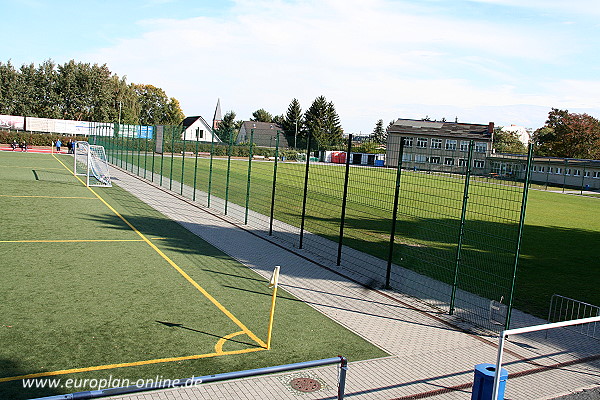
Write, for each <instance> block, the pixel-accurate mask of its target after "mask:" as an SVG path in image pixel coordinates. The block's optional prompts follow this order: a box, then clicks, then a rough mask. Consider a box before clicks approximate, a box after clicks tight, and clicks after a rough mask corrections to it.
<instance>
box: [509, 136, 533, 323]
mask: <svg viewBox="0 0 600 400" xmlns="http://www.w3.org/2000/svg"><path fill="white" fill-rule="evenodd" d="M528 150H529V151H528V152H527V171H526V172H525V182H524V183H523V195H522V198H521V215H520V217H519V230H518V234H517V245H516V249H515V259H514V266H513V275H512V281H511V285H510V294H509V296H508V304H507V306H508V308H507V310H506V321H505V323H504V329H505V330H508V329H509V328H510V317H511V314H512V308H513V301H514V295H515V283H516V281H517V267H518V265H519V255H520V253H521V239H522V238H523V227H524V226H525V211H526V210H527V194H528V193H529V181H530V179H531V163H532V160H533V145H532V144H531V143H530V144H529V149H528Z"/></svg>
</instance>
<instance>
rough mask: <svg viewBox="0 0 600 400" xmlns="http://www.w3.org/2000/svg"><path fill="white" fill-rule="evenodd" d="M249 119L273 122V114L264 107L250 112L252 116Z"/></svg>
mask: <svg viewBox="0 0 600 400" xmlns="http://www.w3.org/2000/svg"><path fill="white" fill-rule="evenodd" d="M250 121H255V122H273V116H272V115H271V114H270V113H268V112H267V111H265V109H263V108H261V109H259V110H256V111H254V112H253V113H252V118H250Z"/></svg>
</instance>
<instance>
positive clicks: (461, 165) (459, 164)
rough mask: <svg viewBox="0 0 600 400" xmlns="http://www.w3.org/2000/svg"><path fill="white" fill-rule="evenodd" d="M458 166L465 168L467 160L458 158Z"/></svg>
mask: <svg viewBox="0 0 600 400" xmlns="http://www.w3.org/2000/svg"><path fill="white" fill-rule="evenodd" d="M458 166H459V167H466V166H467V159H466V158H459V159H458Z"/></svg>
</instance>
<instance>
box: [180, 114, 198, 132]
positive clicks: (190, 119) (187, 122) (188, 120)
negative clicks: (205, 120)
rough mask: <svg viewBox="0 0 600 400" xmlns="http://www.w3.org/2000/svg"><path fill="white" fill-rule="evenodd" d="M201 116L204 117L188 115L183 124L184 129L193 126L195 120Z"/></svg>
mask: <svg viewBox="0 0 600 400" xmlns="http://www.w3.org/2000/svg"><path fill="white" fill-rule="evenodd" d="M200 118H202V117H200V116H196V117H186V118H185V119H184V120H183V122H182V123H181V124H182V125H183V128H184V129H187V128H188V127H190V126H192V124H193V123H194V122H196V121H198V119H200Z"/></svg>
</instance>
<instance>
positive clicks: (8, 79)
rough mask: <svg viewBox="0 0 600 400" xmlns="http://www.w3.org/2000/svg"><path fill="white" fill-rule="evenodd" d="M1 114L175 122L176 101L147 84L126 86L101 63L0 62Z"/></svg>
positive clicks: (178, 112) (178, 120) (178, 118)
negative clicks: (21, 63) (16, 63)
mask: <svg viewBox="0 0 600 400" xmlns="http://www.w3.org/2000/svg"><path fill="white" fill-rule="evenodd" d="M0 114H7V115H20V116H26V117H40V118H57V119H69V120H77V121H81V120H84V121H95V122H119V121H120V122H121V123H125V124H143V125H157V124H165V125H178V124H180V123H181V121H182V120H183V118H184V114H183V112H182V111H181V107H180V105H179V102H178V101H177V100H176V99H174V98H169V97H168V96H167V95H166V93H165V92H164V91H163V90H162V89H160V88H157V87H154V86H152V85H143V84H133V83H130V84H128V83H127V81H126V78H125V77H119V76H117V75H116V74H113V73H112V72H111V71H110V70H109V69H108V67H107V66H106V64H104V65H98V64H89V63H80V62H79V63H77V62H75V61H73V60H71V61H69V62H67V63H65V64H62V65H56V64H55V63H54V62H53V61H51V60H47V61H44V62H43V63H42V64H40V65H39V66H37V67H36V66H35V65H34V64H28V65H23V66H21V68H19V69H16V68H15V67H14V66H13V65H12V64H11V62H10V61H9V62H7V63H2V62H0Z"/></svg>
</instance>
